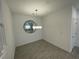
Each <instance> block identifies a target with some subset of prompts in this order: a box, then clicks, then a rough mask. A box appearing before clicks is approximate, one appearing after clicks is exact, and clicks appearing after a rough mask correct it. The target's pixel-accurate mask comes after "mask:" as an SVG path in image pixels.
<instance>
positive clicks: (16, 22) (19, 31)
mask: <svg viewBox="0 0 79 59" xmlns="http://www.w3.org/2000/svg"><path fill="white" fill-rule="evenodd" d="M31 19H32V17H31V16H25V15H21V14H17V13H13V26H14V35H15V40H16V46H20V45H24V44H27V43H30V42H33V41H37V40H40V39H42V30H37V31H36V32H35V33H32V34H30V33H27V32H25V31H24V29H23V24H24V23H25V21H27V20H31ZM34 21H35V22H36V23H37V24H38V25H42V22H41V18H38V19H34Z"/></svg>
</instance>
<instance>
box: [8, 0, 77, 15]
mask: <svg viewBox="0 0 79 59" xmlns="http://www.w3.org/2000/svg"><path fill="white" fill-rule="evenodd" d="M75 1H76V0H8V4H9V7H10V9H11V11H12V12H16V13H21V14H32V13H35V11H34V10H35V9H38V12H37V13H38V15H40V16H45V15H48V14H49V13H51V12H55V11H56V10H58V9H60V8H62V7H65V6H68V5H69V4H72V3H73V2H75Z"/></svg>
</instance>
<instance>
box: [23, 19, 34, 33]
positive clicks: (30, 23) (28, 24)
mask: <svg viewBox="0 0 79 59" xmlns="http://www.w3.org/2000/svg"><path fill="white" fill-rule="evenodd" d="M33 26H36V23H35V22H34V21H33V20H28V21H25V23H24V25H23V28H24V30H25V32H28V33H34V32H35V31H36V29H33Z"/></svg>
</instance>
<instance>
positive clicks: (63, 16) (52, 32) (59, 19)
mask: <svg viewBox="0 0 79 59" xmlns="http://www.w3.org/2000/svg"><path fill="white" fill-rule="evenodd" d="M71 19H72V7H71V6H69V7H65V8H63V9H61V10H59V11H57V12H54V13H51V14H50V15H48V16H47V17H45V18H44V20H43V25H44V29H43V33H44V34H43V36H44V39H45V40H47V41H48V42H50V43H52V44H54V45H56V46H58V47H59V48H62V49H64V50H66V51H68V52H70V51H71V50H72V49H71Z"/></svg>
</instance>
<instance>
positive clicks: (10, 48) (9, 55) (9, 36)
mask: <svg viewBox="0 0 79 59" xmlns="http://www.w3.org/2000/svg"><path fill="white" fill-rule="evenodd" d="M1 6H2V8H1V9H2V19H3V22H4V28H5V37H6V45H7V48H6V51H5V52H4V54H3V57H2V59H14V50H15V45H14V38H13V31H12V17H11V13H10V10H9V8H8V5H7V2H6V1H5V0H1Z"/></svg>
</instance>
